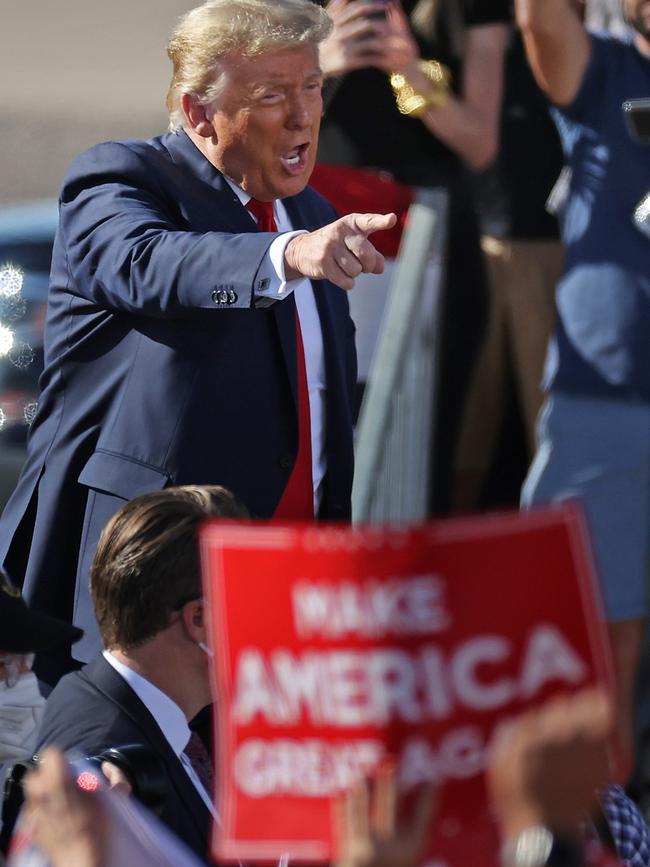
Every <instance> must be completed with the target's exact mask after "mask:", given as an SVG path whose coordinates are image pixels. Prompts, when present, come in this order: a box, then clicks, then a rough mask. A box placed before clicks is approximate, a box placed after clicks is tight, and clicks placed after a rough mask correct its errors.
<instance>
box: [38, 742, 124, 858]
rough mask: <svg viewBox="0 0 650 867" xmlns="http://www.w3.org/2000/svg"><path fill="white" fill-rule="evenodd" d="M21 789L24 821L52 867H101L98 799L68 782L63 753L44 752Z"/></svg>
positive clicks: (103, 842) (103, 832)
mask: <svg viewBox="0 0 650 867" xmlns="http://www.w3.org/2000/svg"><path fill="white" fill-rule="evenodd" d="M24 786H25V807H24V818H25V820H26V822H27V825H28V828H29V831H30V833H31V836H32V839H33V841H34V843H35V844H36V846H38V848H39V849H41V850H42V851H43V852H45V853H46V855H47V856H48V858H49V859H50V862H51V864H52V867H104V865H105V863H106V852H107V844H108V828H107V818H106V814H105V812H104V810H103V809H102V806H101V804H100V803H99V801H98V799H97V798H95V797H93V795H92V794H91V793H89V792H84V791H82V790H81V789H80V788H79V787H78V786H77V785H76V784H75V782H74V781H73V780H72V778H71V776H70V772H69V769H68V765H67V762H66V760H65V757H64V755H63V753H62V752H61V751H60V750H57V749H54V748H50V749H47V750H45V752H44V753H43V756H42V759H41V761H40V763H39V765H38V767H37V768H35V769H34V770H33V771H31V772H30V773H29V774H28V775H27V777H26V778H25V783H24Z"/></svg>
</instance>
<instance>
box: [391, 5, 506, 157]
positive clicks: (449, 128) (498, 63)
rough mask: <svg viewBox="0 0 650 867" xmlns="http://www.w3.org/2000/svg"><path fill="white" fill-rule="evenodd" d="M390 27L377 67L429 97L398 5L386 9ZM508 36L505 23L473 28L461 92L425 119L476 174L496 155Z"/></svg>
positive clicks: (427, 113)
mask: <svg viewBox="0 0 650 867" xmlns="http://www.w3.org/2000/svg"><path fill="white" fill-rule="evenodd" d="M388 24H389V27H390V35H389V36H388V37H387V38H386V39H385V42H384V46H385V47H384V58H383V60H382V62H381V64H378V65H381V66H382V68H384V69H385V70H386V71H387V72H390V71H394V72H399V73H401V74H402V75H404V76H405V78H406V79H407V81H408V82H409V84H410V85H411V86H412V87H413V88H414V89H415V91H416V92H417V93H419V94H427V93H429V91H430V90H431V82H430V81H429V79H428V78H427V77H426V75H425V74H424V72H423V71H422V69H421V68H420V66H419V61H420V53H419V49H418V46H417V43H416V41H415V39H414V38H413V35H412V34H411V30H410V27H409V22H408V19H407V18H406V15H405V14H404V12H403V10H402V9H401V7H400V6H398V5H397V4H395V5H391V6H390V7H389V8H388ZM507 36H508V27H507V25H506V24H485V25H482V26H476V27H470V28H469V30H468V32H467V38H466V42H465V51H464V57H465V60H464V63H463V87H462V92H461V93H460V94H458V95H455V94H453V93H449V96H448V98H447V100H446V101H445V103H444V105H438V106H432V107H430V108H428V109H427V110H426V111H424V113H423V114H422V115H421V120H422V122H423V123H424V124H425V126H426V127H427V128H428V129H429V130H430V131H431V132H432V133H433V134H434V135H435V136H437V138H439V139H440V140H441V141H443V142H444V143H445V144H446V145H447V147H449V148H451V150H453V151H454V152H455V153H456V154H457V155H458V156H459V157H460V158H461V159H462V160H464V161H465V162H466V163H467V164H468V165H469V166H470V167H471V168H473V169H483V168H485V167H486V166H488V165H489V164H490V163H491V162H492V160H493V159H494V157H495V156H496V153H497V148H498V137H499V112H500V108H501V96H502V91H503V59H504V52H505V45H506V40H507Z"/></svg>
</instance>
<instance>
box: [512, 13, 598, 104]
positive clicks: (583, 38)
mask: <svg viewBox="0 0 650 867" xmlns="http://www.w3.org/2000/svg"><path fill="white" fill-rule="evenodd" d="M516 10H517V23H518V25H519V28H520V30H521V32H522V36H523V39H524V44H525V46H526V54H527V55H528V62H529V63H530V66H531V68H532V70H533V74H534V76H535V78H536V80H537V83H538V84H539V86H540V87H541V88H542V90H543V91H544V92H545V93H546V95H547V96H548V97H549V99H550V100H551V101H552V102H554V103H555V104H556V105H560V106H563V105H569V104H570V103H571V102H573V100H574V99H575V97H576V95H577V93H578V90H579V88H580V85H581V83H582V79H583V77H584V74H585V70H586V68H587V64H588V63H589V57H590V54H591V44H590V41H589V37H588V35H587V32H586V30H585V28H584V25H583V23H582V20H581V16H580V13H579V11H578V5H577V3H576V2H575V0H516Z"/></svg>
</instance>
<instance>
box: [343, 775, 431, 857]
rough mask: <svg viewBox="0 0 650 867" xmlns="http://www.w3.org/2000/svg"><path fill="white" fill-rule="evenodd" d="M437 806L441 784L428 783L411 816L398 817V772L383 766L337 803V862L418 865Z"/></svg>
mask: <svg viewBox="0 0 650 867" xmlns="http://www.w3.org/2000/svg"><path fill="white" fill-rule="evenodd" d="M437 806H438V797H437V790H436V788H435V787H434V785H433V784H424V785H422V786H421V788H420V790H419V791H418V793H417V796H416V798H415V802H414V804H413V805H412V810H411V811H410V813H409V818H408V819H406V820H404V821H399V820H398V810H397V798H396V784H395V771H394V769H393V768H392V767H387V768H382V769H381V770H380V771H379V772H378V773H377V775H376V776H375V777H374V779H373V780H372V782H371V785H368V784H366V783H362V784H360V785H358V786H355V787H354V788H352V789H351V790H350V791H349V792H347V793H346V794H345V795H343V796H342V797H341V798H340V799H339V800H338V801H336V802H335V804H334V832H335V833H334V837H335V846H336V851H337V855H336V858H335V859H334V867H417V865H418V864H421V863H422V862H423V860H424V855H425V854H426V849H425V847H426V844H427V841H428V839H429V836H430V833H431V824H432V822H433V821H435V814H436V812H437Z"/></svg>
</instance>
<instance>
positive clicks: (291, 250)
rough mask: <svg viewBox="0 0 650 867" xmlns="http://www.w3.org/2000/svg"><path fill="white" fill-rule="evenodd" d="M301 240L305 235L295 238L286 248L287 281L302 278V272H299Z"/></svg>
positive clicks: (285, 267) (285, 271)
mask: <svg viewBox="0 0 650 867" xmlns="http://www.w3.org/2000/svg"><path fill="white" fill-rule="evenodd" d="M301 238H304V233H303V234H300V235H296V236H295V237H293V238H292V239H291V240H290V241H289V243H288V244H287V246H286V247H285V248H284V276H285V279H286V280H297V279H298V277H302V271H300V270H298V253H299V250H300V239H301Z"/></svg>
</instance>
